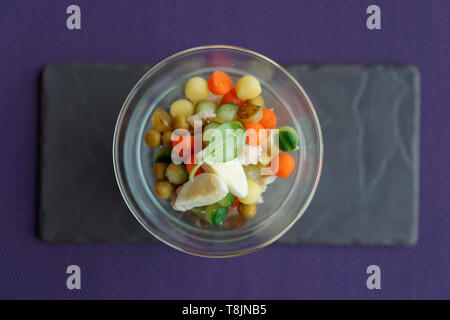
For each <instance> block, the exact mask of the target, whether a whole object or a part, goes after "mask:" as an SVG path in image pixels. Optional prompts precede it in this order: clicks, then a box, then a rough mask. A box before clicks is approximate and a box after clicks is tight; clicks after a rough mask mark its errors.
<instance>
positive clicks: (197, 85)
mask: <svg viewBox="0 0 450 320" xmlns="http://www.w3.org/2000/svg"><path fill="white" fill-rule="evenodd" d="M258 94H259V93H258ZM184 95H185V96H186V97H187V98H188V99H189V100H191V101H192V102H197V101H200V100H205V99H207V98H208V96H209V89H208V82H207V81H206V80H205V79H203V78H201V77H193V78H191V79H189V81H188V82H187V83H186V87H185V89H184ZM252 98H253V97H252Z"/></svg>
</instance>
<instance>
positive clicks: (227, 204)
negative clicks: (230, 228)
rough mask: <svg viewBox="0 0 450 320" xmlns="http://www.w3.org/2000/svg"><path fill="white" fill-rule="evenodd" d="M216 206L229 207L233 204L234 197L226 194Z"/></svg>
mask: <svg viewBox="0 0 450 320" xmlns="http://www.w3.org/2000/svg"><path fill="white" fill-rule="evenodd" d="M217 204H218V205H219V206H221V207H231V206H232V205H233V204H234V196H233V195H232V194H231V193H230V192H228V194H227V195H226V196H225V197H224V198H223V199H222V200H220V201H219V202H217Z"/></svg>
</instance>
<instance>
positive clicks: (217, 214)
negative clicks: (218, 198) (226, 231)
mask: <svg viewBox="0 0 450 320" xmlns="http://www.w3.org/2000/svg"><path fill="white" fill-rule="evenodd" d="M227 213H228V208H224V207H221V206H220V205H219V204H218V203H215V204H211V205H209V206H207V207H206V209H205V218H206V220H208V221H209V222H210V223H212V224H213V225H215V226H219V225H221V224H222V222H223V220H225V217H226V216H227Z"/></svg>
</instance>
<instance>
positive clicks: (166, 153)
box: [155, 148, 172, 163]
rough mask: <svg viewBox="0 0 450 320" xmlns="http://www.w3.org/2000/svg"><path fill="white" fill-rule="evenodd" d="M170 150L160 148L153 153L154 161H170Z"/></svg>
mask: <svg viewBox="0 0 450 320" xmlns="http://www.w3.org/2000/svg"><path fill="white" fill-rule="evenodd" d="M170 154H171V151H170V150H169V149H167V148H161V149H159V150H158V152H157V153H156V155H155V162H166V163H169V162H170V161H172V158H171V155H170Z"/></svg>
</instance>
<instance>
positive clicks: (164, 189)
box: [155, 180, 174, 199]
mask: <svg viewBox="0 0 450 320" xmlns="http://www.w3.org/2000/svg"><path fill="white" fill-rule="evenodd" d="M173 189H174V188H173V185H172V184H171V183H170V182H168V181H165V180H164V181H159V182H158V183H157V184H156V185H155V192H156V195H157V196H158V197H160V198H161V199H168V198H169V197H170V196H171V195H172V193H173Z"/></svg>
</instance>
